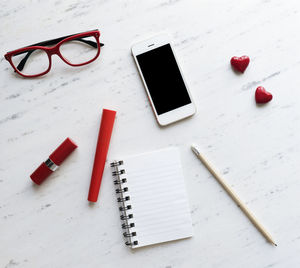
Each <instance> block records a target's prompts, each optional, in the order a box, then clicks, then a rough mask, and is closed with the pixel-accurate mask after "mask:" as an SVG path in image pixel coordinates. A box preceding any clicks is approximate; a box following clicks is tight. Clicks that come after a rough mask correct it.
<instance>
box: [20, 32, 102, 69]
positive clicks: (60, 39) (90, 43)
mask: <svg viewBox="0 0 300 268" xmlns="http://www.w3.org/2000/svg"><path fill="white" fill-rule="evenodd" d="M70 36H72V35H68V36H64V37H59V38H56V39H52V40H47V41H43V42H40V43H36V44H33V45H30V46H28V47H31V46H47V45H48V46H50V45H55V44H57V43H59V42H60V41H62V40H64V39H65V38H67V37H70ZM82 38H84V37H81V38H75V39H73V40H77V41H80V42H83V43H86V44H88V45H90V46H92V47H94V48H97V46H98V44H97V42H94V41H91V40H84V39H82ZM102 46H104V44H103V43H100V47H102ZM33 51H34V50H30V51H28V52H27V54H26V56H25V57H24V58H23V59H22V60H21V61H20V63H19V64H18V66H17V69H18V70H19V71H22V70H23V68H24V66H25V64H26V61H27V60H28V58H29V57H30V55H31V54H32V52H33ZM22 53H26V51H22V52H21V53H18V54H16V55H19V54H22Z"/></svg>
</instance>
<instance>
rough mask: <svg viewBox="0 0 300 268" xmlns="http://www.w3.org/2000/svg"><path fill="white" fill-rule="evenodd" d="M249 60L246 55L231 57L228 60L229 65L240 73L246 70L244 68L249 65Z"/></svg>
mask: <svg viewBox="0 0 300 268" xmlns="http://www.w3.org/2000/svg"><path fill="white" fill-rule="evenodd" d="M249 62H250V59H249V57H248V56H241V57H232V58H231V60H230V63H231V66H232V67H233V68H234V69H235V70H237V71H239V72H241V73H243V72H244V71H245V70H246V68H247V67H248V65H249Z"/></svg>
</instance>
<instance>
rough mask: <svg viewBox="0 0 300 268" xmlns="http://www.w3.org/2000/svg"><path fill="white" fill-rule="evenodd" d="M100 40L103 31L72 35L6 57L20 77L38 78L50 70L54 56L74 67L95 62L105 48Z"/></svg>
mask: <svg viewBox="0 0 300 268" xmlns="http://www.w3.org/2000/svg"><path fill="white" fill-rule="evenodd" d="M99 37H100V32H99V30H93V31H89V32H84V33H79V34H72V35H68V36H64V37H60V38H56V39H52V40H48V41H44V42H40V43H37V44H33V45H30V46H27V47H23V48H20V49H16V50H13V51H10V52H7V53H6V54H5V56H4V57H5V59H6V60H7V61H9V63H10V64H11V66H12V67H13V68H14V70H15V72H17V73H18V74H19V75H22V76H23V77H37V76H41V75H44V74H46V73H48V72H49V71H50V69H51V56H52V55H54V54H56V55H58V56H59V57H60V58H61V59H62V60H63V61H64V62H65V63H67V64H69V65H71V66H73V67H77V66H82V65H85V64H89V63H91V62H92V61H94V60H95V59H97V58H98V56H99V54H100V47H102V46H104V44H102V43H100V41H99ZM49 46H51V47H49Z"/></svg>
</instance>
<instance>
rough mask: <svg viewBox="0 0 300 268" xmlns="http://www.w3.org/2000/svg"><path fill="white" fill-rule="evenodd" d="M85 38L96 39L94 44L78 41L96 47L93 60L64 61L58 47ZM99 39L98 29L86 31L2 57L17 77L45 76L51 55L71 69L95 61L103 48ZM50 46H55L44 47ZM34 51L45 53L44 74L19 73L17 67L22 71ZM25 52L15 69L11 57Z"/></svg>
mask: <svg viewBox="0 0 300 268" xmlns="http://www.w3.org/2000/svg"><path fill="white" fill-rule="evenodd" d="M87 36H94V37H95V39H96V42H94V41H90V40H78V41H83V42H84V43H87V44H89V45H91V46H93V47H95V45H93V43H95V44H96V45H97V48H98V51H97V54H96V56H95V57H94V58H93V59H91V60H89V61H86V62H84V63H79V64H74V63H71V62H69V61H68V60H67V59H65V58H64V57H63V55H62V54H61V52H60V50H59V49H60V46H61V45H62V44H63V43H65V42H68V41H70V40H74V39H79V38H82V37H87ZM99 37H100V31H99V30H98V29H96V30H92V31H87V32H82V33H77V34H72V35H67V36H63V37H59V38H55V39H51V40H47V41H42V42H39V43H36V44H33V45H30V46H26V47H22V48H19V49H16V50H12V51H9V52H7V53H6V54H5V55H4V57H5V59H6V60H7V61H8V62H9V63H10V65H11V66H12V67H13V69H14V71H15V72H16V73H18V74H19V75H21V76H23V77H26V78H33V77H38V76H42V75H45V74H46V73H48V72H49V71H50V70H51V66H52V60H51V56H52V55H58V56H59V57H60V58H61V59H62V60H63V61H64V62H65V63H66V64H68V65H70V66H73V67H79V66H83V65H86V64H89V63H91V62H93V61H95V60H96V59H97V58H98V57H99V55H100V51H101V47H102V46H104V44H103V43H100V41H99ZM57 42H58V43H57ZM52 44H55V46H53V47H46V46H45V45H52ZM43 45H44V46H43ZM95 48H96V47H95ZM36 49H40V50H43V51H45V52H46V54H47V56H48V59H49V66H48V68H47V70H45V71H44V72H41V73H39V74H34V75H27V74H23V73H21V72H20V71H19V69H18V67H19V65H21V68H22V69H23V67H24V65H25V63H26V61H27V59H28V57H29V56H30V54H31V53H30V51H34V50H36ZM26 52H28V53H27V55H26V56H25V57H24V58H23V60H22V61H21V62H20V63H19V64H18V66H17V67H16V66H15V65H14V63H13V61H12V57H13V56H15V55H19V54H22V53H26ZM22 69H21V70H22Z"/></svg>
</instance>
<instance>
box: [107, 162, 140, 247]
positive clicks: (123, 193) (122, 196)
mask: <svg viewBox="0 0 300 268" xmlns="http://www.w3.org/2000/svg"><path fill="white" fill-rule="evenodd" d="M123 164H124V163H123V161H114V162H112V163H111V164H110V166H111V167H112V168H114V171H113V172H112V176H113V178H114V184H115V186H116V194H117V195H118V197H117V201H118V203H120V206H119V211H120V219H121V220H122V221H123V223H122V229H124V230H125V232H124V233H123V236H124V237H125V239H126V242H125V245H127V246H133V245H138V241H137V240H135V239H134V237H136V235H137V234H136V232H131V230H130V229H131V228H133V227H135V224H134V223H133V222H129V220H130V219H132V218H133V214H132V213H130V210H131V209H132V206H131V205H127V204H125V202H127V201H129V200H130V196H129V193H128V191H129V189H128V187H123V183H126V182H127V179H126V178H121V177H120V176H121V175H122V174H125V173H126V172H125V170H124V169H122V168H121V167H120V166H122V165H123Z"/></svg>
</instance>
